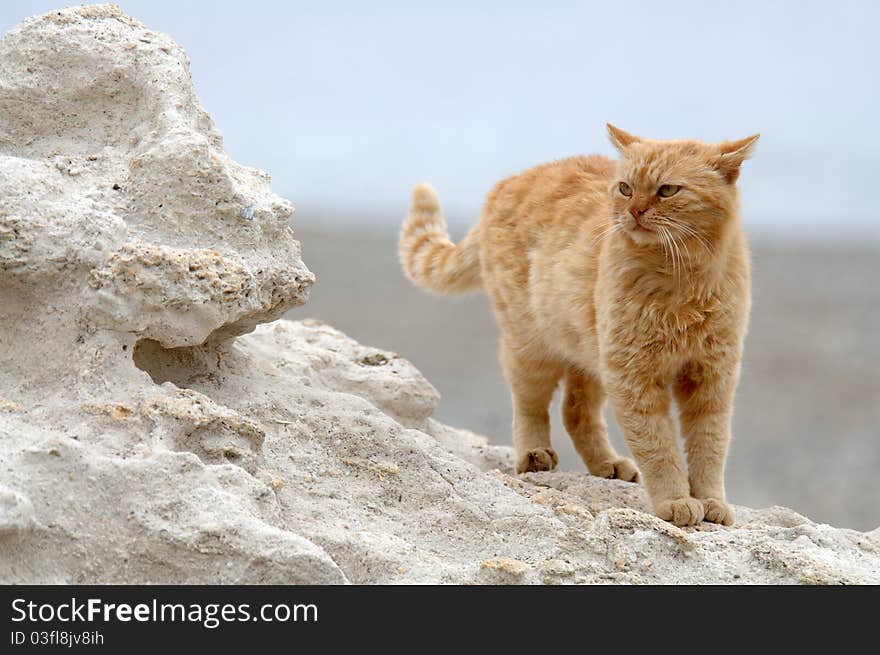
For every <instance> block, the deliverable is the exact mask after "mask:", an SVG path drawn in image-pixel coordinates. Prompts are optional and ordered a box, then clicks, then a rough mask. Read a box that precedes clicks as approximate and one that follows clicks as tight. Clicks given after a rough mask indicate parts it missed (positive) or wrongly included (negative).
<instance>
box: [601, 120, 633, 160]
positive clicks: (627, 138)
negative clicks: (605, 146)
mask: <svg viewBox="0 0 880 655" xmlns="http://www.w3.org/2000/svg"><path fill="white" fill-rule="evenodd" d="M605 127H607V128H608V138H609V139H611V144H612V145H613V146H614V147H615V148H617V150H618V151H620V152H621V153H622V152H623V151H624V150H626V149H627V148H628V147H629V146H631V145H632V144H633V143H637V142H638V141H641V139H640V138H639V137H637V136H636V135H635V134H630V133H629V132H624V131H623V130H621V129H620V128H619V127H614V126H613V125H612V124H611V123H605Z"/></svg>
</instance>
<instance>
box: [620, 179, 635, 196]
mask: <svg viewBox="0 0 880 655" xmlns="http://www.w3.org/2000/svg"><path fill="white" fill-rule="evenodd" d="M617 188H618V190H619V191H620V192H621V193H622V194H623V195H625V196H626V197H627V198H629V197H630V196H631V195H632V194H633V190H632V187H631V186H630V185H629V184H627V183H626V182H621V183H620V184H619V185H618V187H617Z"/></svg>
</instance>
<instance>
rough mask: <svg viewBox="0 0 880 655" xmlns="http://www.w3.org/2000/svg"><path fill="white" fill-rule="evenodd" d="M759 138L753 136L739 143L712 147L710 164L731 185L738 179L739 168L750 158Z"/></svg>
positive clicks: (727, 142) (725, 143) (724, 143)
mask: <svg viewBox="0 0 880 655" xmlns="http://www.w3.org/2000/svg"><path fill="white" fill-rule="evenodd" d="M760 136H761V135H760V134H753V135H752V136H747V137H746V138H745V139H740V140H739V141H723V142H721V143H719V144H718V145H717V146H715V147H714V149H715V153H714V155H713V157H712V164H713V166H715V168H717V169H718V171H719V172H720V173H721V174H722V175H723V176H724V179H725V180H727V183H728V184H733V183H734V182H736V180H737V179H738V178H739V168H740V166H742V163H743V162H744V161H745V160H746V159H747V158H748V157H751V155H752V151H753V150H754V149H755V144H756V143H757V142H758V137H760Z"/></svg>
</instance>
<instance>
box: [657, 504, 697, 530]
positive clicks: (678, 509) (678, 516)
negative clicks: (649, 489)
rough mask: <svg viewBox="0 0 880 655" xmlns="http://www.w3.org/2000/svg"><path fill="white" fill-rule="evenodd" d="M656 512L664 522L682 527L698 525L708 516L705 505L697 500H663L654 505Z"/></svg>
mask: <svg viewBox="0 0 880 655" xmlns="http://www.w3.org/2000/svg"><path fill="white" fill-rule="evenodd" d="M654 512H655V513H656V514H657V516H659V517H660V518H661V519H663V520H664V521H669V522H670V523H673V524H674V525H678V526H682V527H683V526H688V525H696V524H697V523H699V522H700V521H702V520H703V517H704V516H705V515H706V510H705V508H704V507H703V503H701V502H700V501H699V500H697V499H696V498H675V499H674V500H663V501H661V502H659V503H657V504H656V505H654Z"/></svg>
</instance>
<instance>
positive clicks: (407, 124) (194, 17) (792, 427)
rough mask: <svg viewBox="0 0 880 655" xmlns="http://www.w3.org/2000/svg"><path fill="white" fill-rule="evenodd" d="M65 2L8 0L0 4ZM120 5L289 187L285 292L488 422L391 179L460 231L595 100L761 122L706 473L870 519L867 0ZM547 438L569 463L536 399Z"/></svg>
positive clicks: (10, 7)
mask: <svg viewBox="0 0 880 655" xmlns="http://www.w3.org/2000/svg"><path fill="white" fill-rule="evenodd" d="M64 4H65V3H64V1H63V0H50V1H45V2H44V1H33V2H25V1H18V0H6V1H5V2H4V3H2V5H0V29H2V31H4V32H5V31H6V30H8V29H9V28H11V27H13V26H14V25H15V24H16V23H18V22H19V21H20V20H21V19H23V18H25V17H26V16H29V15H32V14H35V13H41V12H44V11H49V10H51V9H55V8H58V7H59V6H62V5H64ZM119 4H120V5H121V6H122V8H123V9H124V10H125V11H126V12H127V13H129V14H130V15H132V16H134V17H136V18H138V19H140V20H142V21H143V22H145V23H146V24H148V25H149V26H150V27H152V28H154V29H157V30H160V31H163V32H166V33H168V34H170V35H171V36H172V37H173V38H174V39H175V40H177V41H178V42H179V43H181V44H182V45H183V47H184V48H185V49H186V50H187V52H188V53H189V56H190V58H191V60H192V74H193V78H194V79H195V83H196V88H197V89H198V91H199V94H200V96H201V99H202V102H203V104H204V105H205V107H206V108H207V109H208V111H209V112H210V113H211V114H212V116H213V117H214V120H215V122H216V124H217V126H218V127H219V128H220V130H221V131H222V132H223V134H224V138H225V142H226V147H227V150H228V151H229V153H230V155H231V156H232V157H233V158H234V159H236V160H237V161H239V162H241V163H243V164H246V165H250V166H255V167H258V168H261V169H264V170H267V171H269V172H270V173H271V174H272V176H273V188H274V190H275V191H276V192H277V193H279V194H281V195H284V196H286V197H288V198H290V199H291V200H293V202H294V203H295V204H296V206H297V211H296V214H295V215H294V218H293V225H294V229H295V231H296V233H297V236H298V238H299V239H300V241H301V242H302V245H303V253H304V259H305V261H306V263H307V264H308V265H309V267H310V268H311V269H312V270H313V271H315V273H316V274H317V276H318V283H317V284H316V286H315V288H314V290H313V292H312V300H311V302H310V303H309V304H308V305H307V306H305V307H303V308H300V309H297V310H296V311H293V312H291V314H290V317H291V318H295V319H296V318H304V317H307V316H312V317H317V318H320V319H323V320H325V321H327V322H329V323H331V324H333V325H334V326H336V327H338V328H340V329H342V330H344V331H345V332H347V333H348V334H350V335H351V336H352V337H354V338H356V339H358V340H359V341H362V342H364V343H367V344H371V345H375V346H379V347H382V348H386V349H389V350H394V351H396V352H398V353H400V354H401V355H403V356H405V357H407V358H409V359H410V360H412V361H413V362H415V363H416V365H417V366H418V367H419V368H420V369H421V370H422V372H423V373H424V374H425V375H426V376H427V378H428V379H429V380H430V381H431V382H432V383H433V384H434V385H435V386H436V387H437V388H438V389H439V390H440V392H441V393H442V395H443V400H442V401H441V404H440V407H439V408H438V411H437V416H438V417H439V418H440V419H441V420H443V421H445V422H447V423H450V424H453V425H457V426H460V427H466V428H469V429H471V430H474V431H475V432H479V433H482V434H485V435H486V436H488V437H489V438H491V439H492V440H493V441H496V442H499V443H509V442H510V436H509V432H510V421H511V412H510V401H509V397H508V394H507V390H506V387H505V384H504V381H503V379H502V376H501V371H500V367H499V365H498V362H497V358H496V350H497V331H496V328H495V325H494V321H493V319H492V316H491V313H490V310H489V308H488V304H487V302H486V299H485V297H484V296H482V295H475V296H468V297H463V298H438V297H431V296H428V295H426V294H424V293H422V292H420V291H418V290H417V289H414V288H412V287H410V286H409V285H408V283H407V282H406V281H405V280H404V278H403V276H402V275H401V273H400V271H399V267H398V265H397V261H396V231H397V228H398V226H399V223H400V220H401V219H402V217H403V216H404V215H405V213H406V209H407V205H408V201H409V189H410V187H411V186H412V185H413V184H414V183H416V182H419V181H423V180H424V181H430V182H432V183H433V184H434V185H435V186H436V187H437V188H438V189H439V190H440V192H441V196H442V198H443V200H444V204H445V207H446V213H447V220H448V222H449V224H450V228H451V231H452V233H453V237H455V238H459V237H461V236H462V235H463V234H464V232H465V230H466V229H467V227H468V226H469V225H470V224H471V223H473V222H474V221H475V220H476V219H477V216H478V214H479V211H480V206H481V204H482V201H483V198H484V196H485V194H486V192H487V191H488V190H489V189H490V188H491V186H492V185H493V184H494V183H495V182H497V181H498V180H500V179H501V178H503V177H505V176H508V175H510V174H512V173H515V172H517V171H519V170H522V169H524V168H527V167H529V166H532V165H535V164H538V163H541V162H545V161H548V160H552V159H557V158H560V157H566V156H569V155H573V154H578V153H589V152H599V153H604V154H608V155H612V154H613V151H612V149H611V146H610V145H609V144H608V142H607V140H606V138H605V131H604V125H605V122H606V121H611V122H614V123H615V124H616V125H619V126H620V127H622V128H624V129H626V130H628V131H632V132H634V133H636V134H642V135H645V136H651V137H655V138H680V137H694V138H700V139H704V140H707V141H719V140H722V139H726V138H731V139H732V138H739V137H743V136H746V135H748V134H752V133H754V132H761V133H762V137H761V141H760V142H759V145H758V150H757V154H756V156H755V157H754V159H752V160H750V161H749V162H747V163H746V165H745V167H744V171H743V175H742V177H741V183H740V185H741V189H742V204H743V214H744V219H745V222H746V226H747V229H748V231H749V234H750V237H751V241H752V246H753V260H754V280H753V285H754V305H753V313H752V322H751V331H750V335H749V337H748V341H747V345H746V358H745V362H744V366H743V376H742V382H741V384H740V389H739V393H738V401H737V409H736V414H735V421H734V441H733V444H732V448H731V454H730V459H729V463H728V496H729V497H730V499H731V500H732V501H733V502H735V503H739V504H745V505H751V506H756V507H762V506H767V505H773V504H780V505H786V506H789V507H792V508H794V509H796V510H798V511H800V512H802V513H804V514H807V515H808V516H810V517H811V518H813V519H814V520H817V521H822V522H828V523H833V524H835V525H838V526H843V527H852V528H858V529H861V530H865V529H873V528H875V527H877V526H878V525H880V208H878V203H877V201H876V193H877V189H878V187H880V128H878V124H877V116H878V115H880V107H878V98H880V91H878V85H877V83H876V75H877V68H878V64H880V44H878V39H877V38H876V26H877V25H878V24H880V4H878V3H874V2H871V1H869V0H865V1H863V2H854V1H847V0H841V1H838V2H835V3H833V4H829V3H827V2H823V3H820V2H795V1H790V2H739V3H736V4H735V5H731V4H729V3H704V2H669V3H663V4H659V3H651V2H647V0H646V1H644V2H614V3H611V2H607V1H605V2H595V3H594V2H577V3H558V4H557V3H548V2H540V3H538V2H534V3H523V4H514V3H510V2H491V1H487V2H467V3H455V2H442V3H441V2H436V3H431V4H429V3H404V2H400V3H382V2H369V3H368V2H363V3H358V2H345V3H343V2H327V1H324V2H295V1H294V2H290V1H286V2H281V1H279V2H261V1H259V0H251V1H250V2H248V3H247V5H242V3H241V2H237V1H236V2H224V1H214V2H187V3H181V2H179V1H178V0H174V1H172V0H149V1H148V0H128V1H125V0H123V1H122V2H120V3H119ZM609 418H610V417H609ZM611 423H613V421H611ZM613 438H614V439H615V440H616V442H617V445H618V447H619V448H621V449H625V448H623V445H622V444H621V441H620V438H619V435H618V434H617V433H616V430H615V434H614V435H613ZM554 446H556V447H557V450H558V451H559V452H560V455H561V459H562V462H561V465H562V466H563V467H564V468H566V469H571V470H576V471H581V470H584V468H583V465H582V464H581V463H580V461H579V459H578V458H577V456H576V455H575V454H574V452H573V450H572V448H571V446H570V443H569V441H568V438H567V436H566V435H565V433H564V431H563V429H562V425H561V421H559V420H558V418H557V419H555V424H554Z"/></svg>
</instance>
